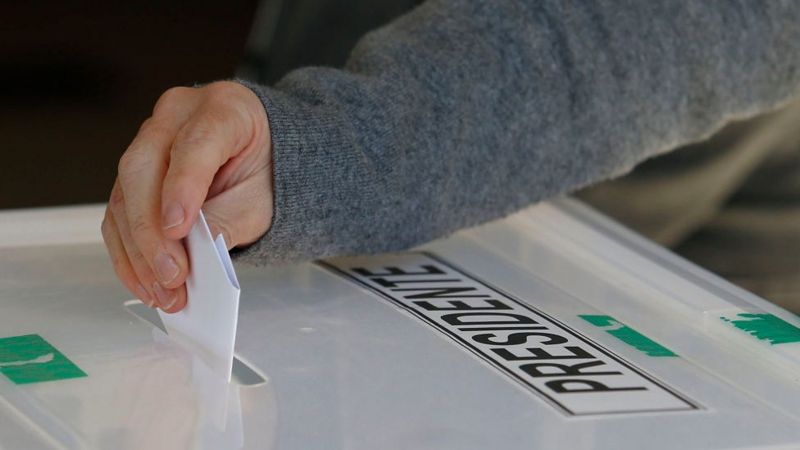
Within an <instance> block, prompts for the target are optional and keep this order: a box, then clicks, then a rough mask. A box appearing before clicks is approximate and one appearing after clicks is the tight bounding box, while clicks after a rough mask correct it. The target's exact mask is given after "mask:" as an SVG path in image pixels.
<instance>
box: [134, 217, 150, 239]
mask: <svg viewBox="0 0 800 450" xmlns="http://www.w3.org/2000/svg"><path fill="white" fill-rule="evenodd" d="M152 230H153V225H152V224H151V223H150V222H148V221H147V220H144V219H141V218H140V219H136V220H134V221H133V222H131V233H132V234H133V235H134V236H146V235H148V234H149V233H150V232H151V231H152Z"/></svg>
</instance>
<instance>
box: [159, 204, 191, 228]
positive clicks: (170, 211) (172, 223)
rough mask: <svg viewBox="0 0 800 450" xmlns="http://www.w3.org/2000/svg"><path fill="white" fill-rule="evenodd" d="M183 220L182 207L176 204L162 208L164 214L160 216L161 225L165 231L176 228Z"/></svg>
mask: <svg viewBox="0 0 800 450" xmlns="http://www.w3.org/2000/svg"><path fill="white" fill-rule="evenodd" d="M184 220H185V214H184V212H183V207H182V206H181V204H180V203H178V202H172V203H170V204H169V206H167V207H166V208H164V213H163V215H162V216H161V224H162V226H163V227H164V229H165V230H169V229H170V228H175V227H177V226H178V225H180V224H182V223H183V221H184Z"/></svg>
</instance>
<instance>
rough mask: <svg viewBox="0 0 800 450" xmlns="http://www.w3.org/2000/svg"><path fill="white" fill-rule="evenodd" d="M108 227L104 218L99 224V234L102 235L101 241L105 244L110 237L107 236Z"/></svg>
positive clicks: (106, 219)
mask: <svg viewBox="0 0 800 450" xmlns="http://www.w3.org/2000/svg"><path fill="white" fill-rule="evenodd" d="M109 226H110V225H109V224H108V217H104V218H103V222H101V223H100V234H101V235H103V240H104V241H106V242H108V238H109V236H110V235H109V232H110V230H109V229H108V227H109Z"/></svg>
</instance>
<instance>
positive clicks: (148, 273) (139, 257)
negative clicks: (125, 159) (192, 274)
mask: <svg viewBox="0 0 800 450" xmlns="http://www.w3.org/2000/svg"><path fill="white" fill-rule="evenodd" d="M126 209H127V207H126V204H125V199H124V197H123V194H122V191H121V189H120V188H119V184H118V183H115V184H114V188H113V189H112V190H111V199H110V201H109V211H110V213H109V217H110V220H109V224H113V225H115V227H114V233H109V234H116V235H117V236H118V237H119V242H120V243H121V251H122V252H123V253H124V254H125V256H126V258H127V261H128V264H129V265H130V268H131V269H132V272H133V276H134V277H135V279H136V281H135V283H133V284H134V285H135V286H142V287H143V288H144V289H145V290H146V291H147V293H148V295H149V298H150V302H149V304H150V305H152V304H156V305H158V306H159V307H160V308H161V309H163V310H164V311H166V312H176V311H180V310H181V309H182V308H183V306H184V305H185V304H186V289H185V287H184V286H179V287H178V288H176V289H168V288H164V287H163V286H162V285H161V283H160V282H159V281H158V279H157V277H156V275H155V274H154V273H153V269H152V268H151V266H150V264H148V262H147V260H146V257H145V255H144V254H143V253H142V252H141V251H140V250H139V248H138V247H137V244H136V242H135V240H134V238H133V236H132V234H131V228H130V225H129V223H128V218H127V214H126ZM134 292H135V291H134Z"/></svg>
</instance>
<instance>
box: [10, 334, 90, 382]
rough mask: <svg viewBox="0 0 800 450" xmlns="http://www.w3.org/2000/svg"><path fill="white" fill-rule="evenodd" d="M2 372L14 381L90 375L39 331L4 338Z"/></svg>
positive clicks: (52, 379)
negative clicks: (45, 338) (40, 334)
mask: <svg viewBox="0 0 800 450" xmlns="http://www.w3.org/2000/svg"><path fill="white" fill-rule="evenodd" d="M0 373H2V374H3V375H5V376H6V377H7V378H8V379H9V380H11V382H13V383H14V384H31V383H43V382H46V381H58V380H67V379H71V378H81V377H85V376H86V373H85V372H84V371H83V370H81V369H80V368H79V367H78V366H76V365H75V363H73V362H72V361H70V360H69V359H68V358H67V357H66V356H64V354H62V353H61V352H59V351H58V350H57V349H56V348H55V347H53V346H52V345H50V343H49V342H47V341H46V340H44V339H43V338H42V337H41V336H39V335H38V334H28V335H25V336H14V337H7V338H0Z"/></svg>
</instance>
